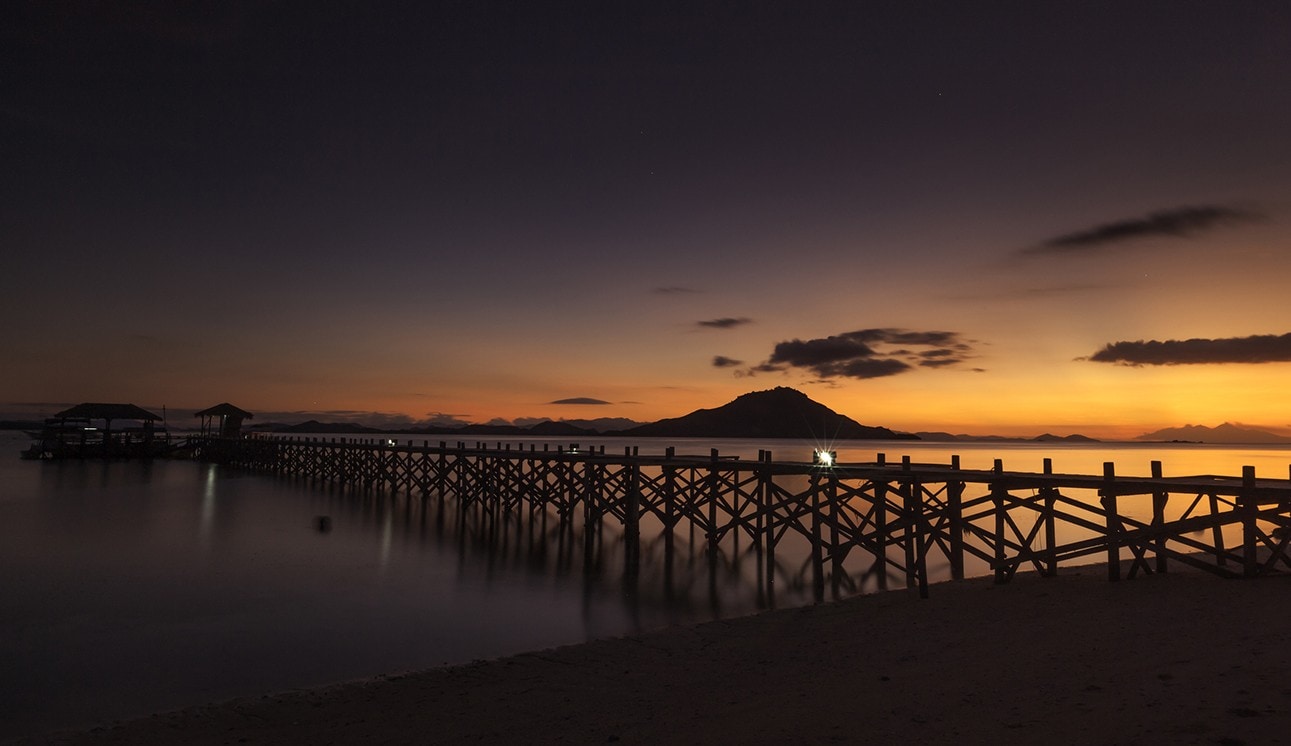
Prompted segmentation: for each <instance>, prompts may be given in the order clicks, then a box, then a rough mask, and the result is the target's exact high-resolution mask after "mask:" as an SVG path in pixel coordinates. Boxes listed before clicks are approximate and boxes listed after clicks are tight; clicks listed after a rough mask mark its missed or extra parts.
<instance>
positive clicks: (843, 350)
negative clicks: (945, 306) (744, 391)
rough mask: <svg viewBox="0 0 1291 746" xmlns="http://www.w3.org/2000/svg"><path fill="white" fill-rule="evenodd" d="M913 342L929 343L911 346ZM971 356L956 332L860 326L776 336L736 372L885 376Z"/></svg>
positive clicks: (843, 376) (965, 344)
mask: <svg viewBox="0 0 1291 746" xmlns="http://www.w3.org/2000/svg"><path fill="white" fill-rule="evenodd" d="M911 347H927V348H930V349H924V350H911V349H909V348H911ZM971 356H972V348H971V346H970V345H969V344H968V343H967V342H964V341H963V340H961V338H960V336H959V334H958V332H946V331H925V332H921V331H909V330H906V329H861V330H858V331H854V332H845V333H843V334H836V335H833V336H829V337H823V338H818V339H808V340H801V339H793V340H790V341H787V342H780V343H779V344H777V345H776V346H775V348H774V349H773V350H772V352H771V356H770V357H769V358H767V360H766V361H765V362H763V363H760V364H758V365H755V366H752V367H750V368H746V369H744V370H742V371H737V373H736V375H744V376H752V375H757V374H758V373H771V372H785V371H788V370H792V369H794V368H801V369H806V370H809V371H811V372H812V373H814V374H815V375H816V377H817V378H818V379H821V380H825V379H831V378H862V379H864V378H883V377H886V376H894V375H898V374H900V373H905V372H907V371H910V370H913V369H914V368H915V367H916V366H917V367H923V368H942V367H947V366H951V365H956V364H958V363H960V362H963V361H964V360H966V359H968V358H969V357H971Z"/></svg>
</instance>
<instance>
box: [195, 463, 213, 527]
mask: <svg viewBox="0 0 1291 746" xmlns="http://www.w3.org/2000/svg"><path fill="white" fill-rule="evenodd" d="M215 470H216V465H215V464H208V465H207V467H206V475H205V479H203V481H202V519H201V522H200V523H199V524H198V529H197V534H198V536H199V537H200V538H201V540H202V545H203V546H206V545H208V544H209V543H210V539H211V532H212V531H213V530H214V529H215V478H216V471H215Z"/></svg>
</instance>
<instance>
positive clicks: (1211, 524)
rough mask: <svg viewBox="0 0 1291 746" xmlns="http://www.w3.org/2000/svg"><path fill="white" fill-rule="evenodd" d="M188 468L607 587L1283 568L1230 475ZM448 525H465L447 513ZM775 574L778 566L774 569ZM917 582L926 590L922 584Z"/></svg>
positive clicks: (765, 457)
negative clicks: (598, 557) (655, 567)
mask: <svg viewBox="0 0 1291 746" xmlns="http://www.w3.org/2000/svg"><path fill="white" fill-rule="evenodd" d="M196 445H197V446H198V452H199V458H202V459H203V460H206V461H213V462H216V463H220V464H225V465H228V466H230V467H235V468H240V469H247V470H251V471H257V472H262V473H269V474H279V475H289V476H293V477H299V478H304V479H309V480H317V481H322V482H329V483H334V484H338V485H344V486H347V487H353V488H358V489H365V490H384V491H388V492H390V493H392V494H399V493H406V494H407V495H408V496H409V497H410V498H416V499H420V500H423V501H430V500H434V501H437V502H438V504H439V505H440V506H441V507H442V505H443V504H444V501H455V502H456V504H457V506H458V508H459V509H460V510H462V511H474V512H475V513H476V514H477V515H478V516H479V519H480V520H481V521H483V522H484V523H485V524H486V525H490V526H493V527H495V528H496V527H498V526H504V527H507V528H509V529H512V530H515V531H516V532H526V531H527V532H528V533H529V535H530V536H532V535H534V533H535V532H537V533H540V534H541V535H545V536H552V535H554V536H557V537H559V538H560V539H562V540H564V539H566V538H568V540H569V541H570V542H571V543H572V542H573V541H575V540H576V538H578V537H581V538H582V539H583V540H584V544H585V546H586V547H587V551H588V552H591V551H593V550H594V549H593V548H594V546H596V545H597V543H598V542H601V541H603V534H604V532H605V530H606V529H607V528H608V529H610V530H611V531H612V532H614V540H615V541H616V542H621V543H622V549H623V557H624V573H625V577H629V578H630V577H632V576H633V575H634V574H635V573H636V572H637V571H638V568H639V563H640V558H641V553H642V547H643V544H644V545H645V546H646V548H647V550H649V549H650V548H652V547H654V546H656V545H659V544H662V545H663V548H664V553H665V557H667V558H668V561H669V562H671V557H672V549H673V544H674V542H676V541H679V540H681V541H685V540H688V539H689V540H691V541H694V540H695V538H696V537H698V542H699V543H700V544H702V545H703V546H705V547H706V548H707V549H708V550H710V551H714V552H729V553H730V554H731V555H732V556H743V554H744V553H748V552H752V553H754V554H755V556H756V558H757V568H758V570H757V572H758V577H759V585H762V584H764V583H765V585H766V586H767V587H768V588H772V587H774V585H775V583H776V581H777V580H780V581H781V582H788V583H805V584H809V585H810V586H811V588H812V589H813V590H814V592H815V595H816V597H817V598H823V597H824V595H825V591H826V589H827V588H828V589H830V590H831V591H832V594H833V595H834V596H835V597H837V596H839V595H841V594H844V593H851V592H856V591H857V590H858V589H860V588H862V587H865V586H867V585H868V586H873V587H876V588H877V589H886V588H888V587H889V583H890V582H893V580H895V582H897V583H900V582H902V581H904V583H905V584H906V586H907V587H910V588H917V589H918V590H919V591H920V593H921V594H923V595H926V594H927V592H928V583H929V574H930V572H932V573H933V574H934V575H935V576H937V577H938V578H939V577H945V578H947V579H959V578H963V577H966V576H971V575H993V576H994V579H995V581H996V582H997V583H1006V582H1008V581H1009V580H1010V579H1011V578H1012V577H1013V576H1014V574H1015V573H1016V572H1017V571H1018V570H1019V569H1033V570H1035V571H1037V572H1039V573H1040V574H1043V575H1052V574H1056V573H1058V572H1059V570H1060V568H1062V567H1063V566H1071V565H1076V564H1081V565H1088V564H1090V563H1091V562H1098V561H1103V562H1105V563H1106V566H1107V577H1108V579H1109V580H1112V581H1116V580H1121V579H1123V578H1133V577H1135V576H1136V575H1138V574H1141V573H1156V572H1166V571H1167V570H1168V568H1169V566H1170V564H1171V563H1180V564H1183V565H1188V566H1190V567H1192V568H1197V569H1200V570H1204V571H1206V572H1210V573H1214V574H1217V575H1222V576H1228V577H1242V576H1245V577H1253V576H1258V575H1262V574H1265V573H1270V572H1273V571H1275V570H1277V569H1278V568H1279V567H1280V566H1285V567H1287V568H1291V552H1289V551H1288V540H1289V539H1291V480H1288V479H1267V478H1260V479H1257V478H1256V476H1255V471H1254V468H1253V467H1244V469H1243V473H1242V474H1241V475H1240V476H1211V475H1200V476H1187V477H1164V476H1162V474H1161V465H1160V462H1153V463H1152V474H1153V475H1152V476H1150V477H1124V476H1119V475H1117V474H1116V473H1115V467H1114V465H1113V464H1112V463H1107V464H1105V465H1104V473H1103V474H1101V475H1082V474H1055V473H1052V468H1051V462H1050V461H1049V460H1048V459H1046V460H1045V462H1044V470H1043V471H1042V472H1039V473H1035V472H1015V471H1005V470H1004V468H1003V465H1002V463H1001V462H1000V461H998V460H997V461H996V462H995V465H994V468H993V469H990V470H972V469H962V468H960V466H959V459H958V457H953V458H952V460H951V463H949V464H926V463H912V462H911V460H910V459H909V458H908V457H906V458H902V459H901V460H900V461H895V462H889V461H888V460H887V459H886V458H885V457H884V456H883V455H882V454H880V455H879V456H878V458H877V459H876V460H875V461H873V462H868V463H837V464H831V463H802V462H783V461H775V460H773V459H772V456H771V452H770V451H760V452H759V454H758V457H757V459H756V460H746V459H740V458H738V457H723V456H721V455H720V454H719V453H718V451H717V450H712V451H711V452H710V453H708V454H700V455H685V454H678V453H677V452H676V450H675V449H674V448H667V449H666V450H665V451H664V453H663V454H659V455H649V454H642V453H640V451H639V448H636V447H628V448H625V449H624V452H623V453H622V454H618V453H606V452H605V450H604V447H602V448H601V449H600V450H597V449H580V448H578V447H577V446H570V447H568V448H565V447H555V448H552V447H551V446H550V444H546V445H543V446H542V448H541V449H540V448H539V447H538V446H537V444H529V445H528V448H525V447H524V444H519V443H498V444H496V447H492V448H490V447H488V446H487V445H486V444H483V443H475V444H474V445H473V446H468V445H467V444H465V443H461V442H459V443H456V444H454V445H449V444H448V443H446V442H442V441H441V442H439V443H438V444H431V443H430V442H429V441H422V443H421V444H420V445H417V444H415V443H414V442H412V441H409V442H407V443H406V444H403V445H400V444H398V443H397V442H395V441H390V440H385V439H379V440H370V439H344V438H341V439H331V440H328V439H320V438H267V437H252V438H240V439H223V438H209V439H203V440H199V441H197V442H196ZM463 514H465V513H463ZM785 558H791V559H788V560H786V559H785ZM934 579H935V578H934Z"/></svg>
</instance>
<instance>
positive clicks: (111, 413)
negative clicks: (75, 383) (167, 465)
mask: <svg viewBox="0 0 1291 746" xmlns="http://www.w3.org/2000/svg"><path fill="white" fill-rule="evenodd" d="M162 419H163V418H162V417H160V416H159V415H156V414H153V413H152V412H149V411H148V410H146V409H143V408H142V407H137V406H135V405H133V404H104V403H98V402H85V403H82V404H77V405H76V406H74V407H70V408H68V409H64V410H63V411H61V412H59V413H58V414H56V415H54V416H53V417H51V418H49V419H47V420H45V426H44V428H43V429H42V430H41V433H40V435H39V437H37V439H36V441H35V442H33V443H32V444H31V448H29V449H28V450H26V451H24V452H23V454H22V455H23V457H24V458H41V459H56V458H140V457H142V458H150V457H153V456H160V455H163V454H164V453H165V451H166V448H167V445H168V438H167V436H166V430H165V426H164V424H163V426H162V428H161V429H160V430H158V428H157V421H158V420H162ZM99 422H102V425H101V426H100V425H99V424H98V423H99ZM113 422H117V423H121V422H126V423H129V424H126V425H123V426H122V425H119V426H118V429H117V430H116V431H113V429H112V423H113Z"/></svg>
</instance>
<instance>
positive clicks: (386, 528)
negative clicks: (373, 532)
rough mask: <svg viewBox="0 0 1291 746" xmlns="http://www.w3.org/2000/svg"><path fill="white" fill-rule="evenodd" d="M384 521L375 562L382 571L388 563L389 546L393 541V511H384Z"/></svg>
mask: <svg viewBox="0 0 1291 746" xmlns="http://www.w3.org/2000/svg"><path fill="white" fill-rule="evenodd" d="M384 517H385V521H384V522H383V523H382V525H381V552H380V555H379V557H378V559H377V564H378V565H379V566H380V568H381V571H382V572H384V571H385V569H386V567H387V566H388V565H389V564H390V546H391V545H392V544H393V543H394V511H393V510H387V511H385V516H384Z"/></svg>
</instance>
